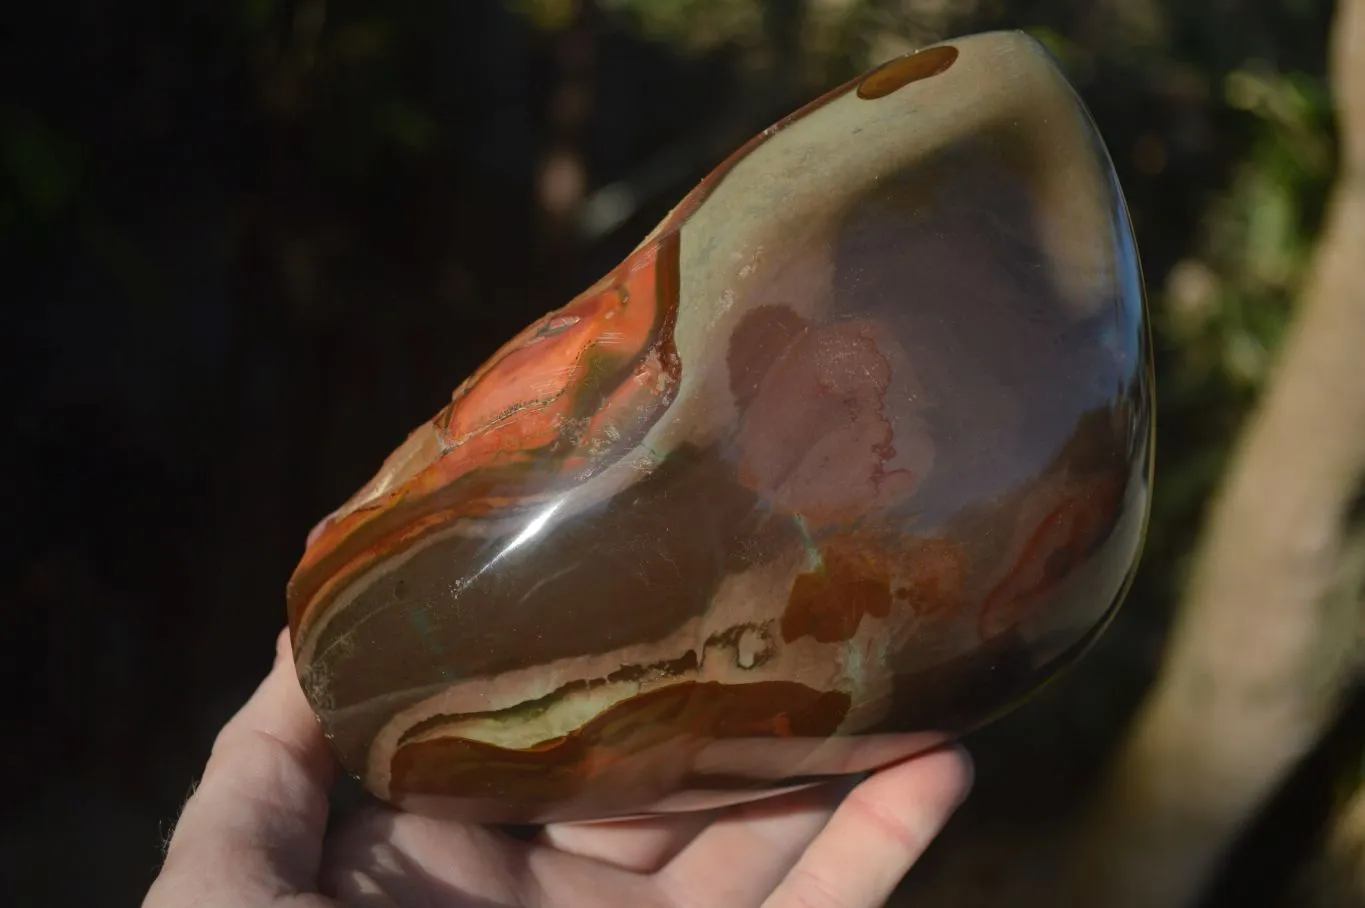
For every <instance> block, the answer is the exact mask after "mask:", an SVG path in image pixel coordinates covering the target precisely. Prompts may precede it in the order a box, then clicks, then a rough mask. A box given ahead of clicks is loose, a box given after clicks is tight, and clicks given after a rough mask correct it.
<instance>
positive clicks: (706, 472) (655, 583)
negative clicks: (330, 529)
mask: <svg viewBox="0 0 1365 908" xmlns="http://www.w3.org/2000/svg"><path fill="white" fill-rule="evenodd" d="M718 454H719V452H718V451H717V450H714V449H705V450H702V449H697V448H691V447H683V448H680V449H679V450H677V451H674V452H673V453H672V454H671V455H669V457H668V458H667V459H666V460H665V461H664V463H663V464H661V465H660V466H658V467H657V468H655V470H654V471H653V472H651V473H650V474H649V475H648V476H645V477H643V478H642V479H641V480H640V481H639V482H637V483H635V484H634V485H632V486H630V487H629V488H627V489H624V490H622V492H621V493H620V494H619V495H618V496H617V497H616V498H614V499H612V500H610V501H607V502H605V503H603V504H602V505H601V506H599V507H597V508H595V509H594V510H593V511H592V512H590V513H586V514H583V515H579V516H574V517H571V518H569V519H567V520H565V521H564V522H562V523H558V524H555V525H554V526H553V527H552V528H550V529H549V530H548V531H547V532H546V533H544V535H543V536H541V537H538V538H536V539H534V540H532V541H530V542H528V543H526V544H523V545H521V546H519V547H517V548H515V549H512V550H510V551H506V552H505V553H503V550H504V549H506V547H507V543H508V542H509V541H510V539H511V536H507V537H501V538H492V539H486V538H479V537H475V536H462V535H450V536H448V537H446V538H444V539H441V540H439V541H436V542H433V543H432V544H430V545H429V546H427V547H426V548H425V549H423V550H422V551H420V552H418V553H416V554H414V555H413V556H412V557H411V558H409V560H408V561H407V562H406V563H405V565H404V566H403V569H402V570H401V571H398V572H395V573H393V574H391V575H386V576H384V577H379V578H377V579H375V580H374V581H373V582H372V583H369V584H367V585H366V587H365V588H363V589H360V590H358V591H357V595H356V598H355V600H354V601H353V602H352V603H351V604H350V605H349V606H348V607H347V608H346V609H345V610H344V611H341V612H339V613H338V614H336V615H335V616H334V617H333V618H332V619H331V621H329V623H328V624H327V625H326V627H325V628H324V629H322V630H320V631H319V637H318V639H317V642H316V647H315V649H314V653H315V655H314V658H313V662H312V664H311V665H308V666H303V668H305V670H306V672H307V673H309V674H311V675H314V676H315V677H316V678H317V679H319V683H321V684H324V685H325V693H326V695H327V702H329V703H330V704H331V705H332V708H335V709H338V710H345V709H347V708H348V707H351V706H354V705H357V704H361V703H367V702H373V701H376V700H379V699H387V700H392V699H393V697H394V695H395V694H397V693H401V692H405V691H420V690H424V689H429V688H430V687H431V686H432V685H440V684H448V683H450V682H452V681H458V680H464V679H471V678H479V677H489V676H493V675H498V674H501V673H503V672H508V671H514V670H519V669H525V668H529V667H533V666H536V665H545V664H548V663H551V662H554V661H556V660H559V659H566V658H580V657H592V656H594V655H601V656H603V657H604V658H603V662H602V665H603V668H602V669H600V672H601V674H603V675H604V674H607V673H609V672H611V671H613V670H615V669H617V668H620V667H621V663H620V662H612V661H611V660H610V658H609V654H610V653H612V652H614V651H616V650H618V649H621V648H624V647H628V646H633V645H639V644H648V643H650V642H653V641H660V640H667V639H669V638H670V636H671V635H673V634H674V633H675V632H676V631H677V629H678V628H679V627H681V626H682V625H683V624H685V623H686V622H687V621H689V620H692V619H694V618H697V617H699V616H701V615H703V614H705V612H706V609H707V607H708V604H709V603H710V600H711V597H712V595H713V594H714V591H715V589H716V588H717V586H718V585H719V584H720V583H721V582H722V581H723V580H724V579H725V577H726V576H728V575H729V574H733V573H739V572H741V571H744V570H746V569H748V568H750V567H752V566H754V565H756V564H761V563H765V562H766V561H767V560H769V559H771V558H772V557H775V556H777V555H780V554H781V553H783V552H790V551H792V550H793V548H795V547H797V546H799V545H801V541H800V537H799V536H798V534H797V532H796V530H795V528H794V527H793V526H792V524H791V522H790V520H788V519H784V518H782V517H781V516H779V515H774V514H772V513H771V511H769V510H767V509H765V508H763V507H762V506H761V503H760V501H759V499H758V498H757V497H756V496H755V495H754V493H753V492H752V491H750V490H748V489H745V488H743V487H742V486H740V485H738V484H736V483H735V481H734V477H733V467H732V466H731V465H730V464H728V463H727V462H726V461H725V460H724V459H723V458H722V457H720V456H718ZM513 535H515V531H513ZM500 553H502V554H500ZM495 556H496V557H495ZM399 583H401V584H402V591H401V595H400V593H399V591H398V589H397V585H398V584H399ZM455 586H460V587H461V592H460V593H459V594H458V595H454V594H452V592H451V589H452V587H455ZM400 598H401V600H402V603H401V605H397V606H396V607H395V604H396V602H397V601H398V600H399V599H400ZM773 606H774V608H773V614H772V615H771V617H772V619H774V620H775V619H776V618H777V617H778V609H779V608H780V602H779V603H773ZM419 610H420V611H422V612H423V613H424V616H423V617H424V620H423V621H422V622H421V623H420V624H419V623H415V622H414V621H412V620H411V615H412V613H414V612H417V611H419ZM358 637H360V638H363V639H365V640H367V641H371V642H370V643H369V644H368V645H366V646H363V647H352V646H350V645H349V641H351V640H354V639H356V638H358ZM665 653H666V654H667V656H668V657H669V658H672V657H673V656H675V655H681V653H680V652H679V651H678V650H676V649H673V648H672V647H669V648H668V649H666V650H665ZM600 676H601V675H598V674H596V673H594V675H593V677H600ZM399 708H402V707H401V706H395V709H399ZM371 712H373V713H374V715H373V716H371ZM364 715H365V716H366V717H367V718H366V719H364V721H362V720H361V718H360V714H358V713H357V714H353V716H354V717H353V718H350V719H348V720H347V721H346V722H345V723H340V724H339V725H338V727H337V728H336V729H335V731H336V733H337V735H338V744H339V745H340V746H344V747H345V748H346V749H347V750H348V752H354V750H355V749H358V748H362V747H366V746H368V738H367V736H368V737H372V736H373V735H374V734H376V733H377V732H378V727H379V726H378V725H374V726H373V727H368V726H366V725H365V723H366V722H372V723H380V722H382V721H384V718H385V717H384V716H383V715H382V714H381V713H379V712H378V711H368V712H366V713H365V714H364Z"/></svg>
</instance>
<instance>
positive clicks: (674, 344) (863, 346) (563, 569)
mask: <svg viewBox="0 0 1365 908" xmlns="http://www.w3.org/2000/svg"><path fill="white" fill-rule="evenodd" d="M1149 369H1150V358H1149V350H1148V339H1147V327H1146V322H1145V315H1144V302H1143V291H1142V286H1141V279H1140V276H1139V268H1138V262H1137V253H1136V250H1135V248H1134V244H1133V238H1132V235H1131V231H1130V228H1129V223H1128V218H1127V214H1126V210H1125V207H1124V203H1123V199H1122V196H1121V193H1120V191H1119V188H1118V186H1117V184H1116V182H1115V177H1114V174H1113V171H1112V169H1111V167H1110V164H1109V161H1108V158H1107V156H1106V154H1105V152H1104V149H1103V146H1102V144H1101V142H1100V140H1099V138H1098V136H1097V135H1096V132H1095V129H1094V127H1093V125H1092V123H1091V121H1090V119H1089V117H1088V115H1087V114H1086V112H1085V110H1084V109H1083V107H1082V105H1081V104H1080V102H1079V101H1078V99H1077V97H1076V95H1075V94H1074V92H1073V91H1072V89H1071V88H1070V87H1069V86H1068V85H1067V83H1066V82H1065V80H1064V79H1063V77H1062V76H1061V75H1060V73H1059V72H1058V71H1057V69H1056V68H1055V67H1054V65H1053V64H1052V62H1051V60H1050V59H1049V58H1048V57H1047V56H1046V54H1045V53H1044V52H1043V51H1042V50H1041V49H1040V48H1039V46H1038V45H1036V44H1035V43H1034V42H1033V41H1031V40H1030V39H1028V38H1026V37H1024V36H1022V35H1020V34H1012V33H1011V34H1005V33H1000V34H989V35H980V36H976V37H972V38H966V39H963V40H960V41H954V42H951V43H949V44H945V45H941V46H937V47H933V48H929V49H926V50H924V51H921V52H920V53H918V54H915V55H912V56H910V57H906V58H903V59H900V60H896V61H892V62H890V63H888V64H886V65H884V66H882V67H880V68H879V69H877V70H874V71H873V72H872V73H870V74H869V75H867V76H866V77H864V78H863V79H861V80H857V81H854V82H852V83H850V84H848V85H846V86H843V87H842V88H839V89H837V90H835V91H833V92H831V93H830V94H828V95H826V96H824V97H823V98H820V99H819V100H817V101H815V102H813V103H812V104H810V105H808V106H807V107H806V108H804V109H803V110H801V111H799V112H797V113H796V114H794V115H792V116H791V117H788V118H787V119H785V120H783V121H782V122H781V123H779V124H777V125H775V126H774V127H772V128H770V129H768V130H766V131H765V132H763V133H762V134H761V135H759V136H758V137H756V138H755V139H754V140H753V141H751V142H749V143H748V144H747V145H746V146H744V147H743V148H741V149H740V150H739V151H737V152H736V153H735V154H734V155H733V156H731V158H730V159H729V160H727V161H726V162H725V163H724V164H723V165H721V167H719V168H718V169H717V170H716V171H715V172H714V173H713V174H712V175H711V176H709V177H708V178H707V179H706V180H705V181H704V182H703V183H702V184H701V185H700V186H699V187H698V188H697V189H696V190H694V191H693V192H692V193H691V194H690V195H688V196H687V197H686V198H685V199H684V200H683V201H682V203H681V204H680V205H679V206H678V207H677V208H676V209H675V210H674V211H673V212H672V213H671V214H670V215H669V217H668V218H667V219H665V221H664V222H663V223H662V224H661V225H660V226H659V227H658V228H657V229H656V230H655V231H654V232H653V233H652V234H651V235H650V236H649V237H648V238H647V239H646V240H645V241H644V242H643V243H642V244H641V245H640V246H639V247H638V248H637V249H636V251H635V252H633V253H632V254H631V255H630V257H629V258H627V259H626V260H625V261H624V262H622V263H621V265H620V266H618V267H617V268H616V269H615V270H614V271H613V272H612V273H611V274H609V275H607V276H606V277H605V278H604V279H603V280H602V281H600V282H599V283H598V284H597V285H596V286H594V287H592V288H590V289H589V290H587V291H586V292H585V293H583V294H582V295H581V296H579V297H578V298H577V299H575V300H573V301H572V302H570V303H569V304H568V305H567V306H566V307H565V308H563V309H561V310H559V311H557V312H554V313H552V314H550V315H548V316H546V317H545V318H543V319H542V320H540V321H539V322H537V323H536V324H534V325H532V326H530V327H529V328H527V329H526V330H525V331H524V332H522V333H521V334H520V335H519V336H518V337H516V338H514V339H513V340H512V341H511V342H510V343H508V344H507V345H506V346H505V347H503V348H502V350H500V351H499V352H498V353H497V354H496V355H495V356H494V357H493V358H492V359H491V360H489V362H488V363H487V364H486V365H484V366H483V367H482V368H481V369H480V370H479V371H478V372H476V373H475V374H474V375H473V376H471V377H470V378H469V379H468V380H467V381H466V382H465V383H464V384H462V385H461V386H460V387H459V388H458V389H457V390H456V391H455V393H454V396H453V398H452V399H451V402H450V404H449V405H448V406H447V407H446V408H445V409H444V410H442V411H441V412H440V413H439V414H437V416H436V417H435V418H434V419H433V420H432V421H430V422H429V423H426V424H425V425H423V426H421V427H420V428H418V429H417V430H416V431H415V432H414V433H413V434H412V435H411V436H410V437H409V438H408V439H407V441H406V442H404V443H403V445H402V446H400V447H399V448H398V450H397V451H396V452H395V453H394V454H393V455H391V456H390V458H389V459H388V461H387V462H386V463H385V464H384V465H383V467H382V469H381V470H380V472H379V474H378V475H377V476H376V477H375V478H374V479H373V480H372V481H371V482H370V483H369V484H368V485H367V486H365V488H363V489H362V490H361V491H360V492H358V493H357V494H356V496H355V497H354V498H352V499H351V501H349V502H347V503H346V505H344V506H343V507H342V508H341V509H340V510H338V511H337V512H336V513H334V514H332V515H331V516H330V517H328V518H327V519H326V520H325V521H324V522H323V523H322V524H321V525H320V526H319V527H318V528H317V529H316V530H314V532H313V534H312V535H311V537H310V538H309V545H308V549H307V552H306V553H305V555H304V558H303V561H302V563H301V564H300V565H299V567H298V570H297V572H296V573H295V575H294V577H293V579H292V581H291V583H290V587H289V618H290V627H291V630H292V633H293V643H294V653H295V658H296V661H297V664H298V670H299V676H300V679H301V680H302V682H303V687H304V690H305V692H306V693H307V695H308V698H309V700H310V701H311V703H312V705H313V707H314V709H315V710H316V711H317V714H318V716H319V717H320V719H321V721H322V723H323V725H324V727H325V729H326V731H327V734H328V736H329V738H330V739H331V740H332V742H333V744H334V745H335V747H336V749H337V752H338V753H339V755H340V757H341V759H342V760H343V762H344V763H345V764H346V766H347V767H348V768H349V769H350V770H352V771H353V772H354V773H356V774H357V775H359V776H361V777H362V778H363V779H364V781H365V782H366V784H367V785H368V786H369V788H370V789H371V790H372V791H374V792H375V793H376V794H378V795H379V796H380V797H383V798H386V799H388V800H390V801H392V802H394V803H396V804H398V805H400V806H403V807H405V808H408V809H412V810H420V811H423V812H429V813H434V814H443V815H451V816H458V817H462V818H466V819H472V820H491V821H519V822H540V821H546V820H550V819H589V818H603V817H615V816H626V815H635V814H647V813H652V812H659V811H669V810H684V809H690V808H695V807H706V806H712V805H716V804H722V803H729V802H734V801H741V800H745V799H749V798H754V797H759V796H763V795H765V794H769V793H772V792H775V791H780V790H786V789H789V788H791V787H793V786H798V785H802V784H807V783H809V782H812V781H817V780H820V779H824V778H828V777H830V776H835V775H839V774H844V773H850V772H858V771H863V770H867V769H872V768H875V767H877V766H880V765H884V764H886V763H888V762H891V761H893V760H896V759H900V758H902V757H904V756H907V755H909V754H912V753H915V752H917V751H919V750H923V749H924V748H927V747H931V746H934V745H935V744H937V743H940V742H942V741H943V740H945V739H946V738H947V737H951V736H952V735H955V734H960V733H961V732H963V731H965V730H967V729H970V728H972V727H974V726H976V725H979V724H980V723H981V722H983V721H986V720H987V719H989V718H990V717H992V716H994V715H996V714H998V713H999V712H1001V711H1002V710H1004V709H1006V708H1008V707H1009V706H1011V705H1012V704H1014V703H1016V702H1018V700H1019V699H1020V698H1021V697H1023V696H1025V695H1026V694H1028V693H1029V692H1030V691H1031V690H1033V689H1034V688H1035V687H1037V686H1038V685H1039V684H1040V683H1041V682H1042V681H1044V680H1046V679H1047V678H1048V677H1050V676H1051V675H1052V674H1054V673H1055V672H1056V671H1057V670H1058V669H1059V668H1060V667H1062V666H1063V665H1065V664H1066V663H1067V662H1069V661H1070V660H1072V659H1074V658H1075V657H1076V655H1077V654H1078V653H1079V652H1080V651H1081V650H1082V649H1083V648H1084V646H1085V645H1086V644H1087V643H1088V642H1089V641H1090V640H1091V639H1093V637H1094V635H1095V634H1096V633H1097V632H1098V631H1099V629H1100V628H1102V627H1103V625H1104V624H1105V622H1106V621H1107V619H1108V618H1109V617H1110V615H1111V614H1112V612H1113V609H1114V608H1115V607H1116V606H1117V604H1118V602H1119V600H1120V599H1121V598H1122V596H1123V594H1124V592H1125V590H1126V588H1127V584H1128V582H1129V579H1130V577H1131V575H1132V572H1133V569H1134V566H1135V563H1136V560H1137V557H1138V552H1139V548H1140V545H1141V539H1142V534H1143V530H1144V525H1145V521H1146V514H1147V507H1148V496H1149V480H1150V468H1151V462H1150V438H1151V420H1152V399H1151V394H1152V390H1151V379H1150V372H1149Z"/></svg>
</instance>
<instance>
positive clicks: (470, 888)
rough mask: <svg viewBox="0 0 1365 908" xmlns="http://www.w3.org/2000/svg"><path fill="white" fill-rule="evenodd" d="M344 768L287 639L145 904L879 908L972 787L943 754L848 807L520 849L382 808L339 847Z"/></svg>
mask: <svg viewBox="0 0 1365 908" xmlns="http://www.w3.org/2000/svg"><path fill="white" fill-rule="evenodd" d="M337 772H338V768H337V766H336V764H335V762H334V759H333V757H332V755H331V752H330V751H329V749H328V747H327V743H326V741H325V740H324V739H323V737H322V733H321V731H320V730H319V727H318V724H317V722H316V721H315V720H314V718H313V716H312V713H311V712H310V711H309V708H308V705H307V703H306V702H305V700H304V698H303V693H302V691H301V690H300V689H299V685H298V680H297V678H296V677H295V675H294V672H293V663H292V660H291V659H290V657H289V650H288V641H287V635H284V634H282V635H281V636H280V641H279V648H278V653H277V657H276V660H275V666H274V668H273V669H272V670H271V672H270V674H269V676H267V678H266V679H265V681H264V682H263V683H262V684H261V686H260V688H259V689H258V690H257V691H256V693H255V695H254V696H253V697H252V698H251V699H250V700H249V701H248V702H247V704H246V705H245V706H244V707H243V708H242V710H241V711H240V712H238V713H237V715H236V716H234V717H233V718H232V720H231V721H229V722H228V724H227V725H226V726H224V728H223V730H222V732H221V733H220V734H219V736H218V739H217V741H216V742H215V743H214V747H213V754H212V756H211V757H210V758H209V762H208V766H207V767H206V768H205V770H204V776H203V780H202V782H201V784H200V785H199V787H198V789H197V790H196V791H195V793H194V795H193V797H191V798H190V800H189V802H188V803H187V804H186V805H185V809H184V811H183V812H182V814H181V817H180V821H179V823H178V825H177V827H176V830H175V834H174V836H173V837H172V838H171V842H170V846H169V849H168V851H167V854H166V862H165V865H164V866H163V867H162V870H161V874H160V876H159V877H158V878H157V880H156V882H155V883H154V884H153V886H152V888H151V891H150V892H149V893H148V894H147V898H146V901H144V902H143V908H187V906H197V908H211V906H223V908H257V906H260V908H285V906H289V908H323V906H329V908H335V906H338V905H348V906H363V908H380V906H383V908H417V906H421V908H515V906H530V905H534V906H537V908H588V906H593V908H596V906H615V905H623V906H624V905H629V906H632V908H714V906H718V905H724V906H726V908H743V906H754V908H760V906H761V908H816V906H818V908H876V906H880V905H882V904H883V903H884V902H885V900H886V899H887V897H888V896H889V895H890V894H891V891H892V889H893V888H894V887H895V886H896V884H897V882H899V880H900V879H901V877H902V876H903V875H904V874H905V872H906V871H907V870H909V868H910V867H911V865H913V864H914V863H915V861H916V860H917V859H918V858H919V856H920V854H921V853H922V852H923V851H924V849H925V847H926V846H927V845H928V844H929V842H930V841H932V840H933V838H934V837H935V836H936V835H937V834H938V832H939V830H940V829H941V828H942V827H943V824H944V823H945V822H946V821H947V820H948V818H949V816H951V815H952V813H953V811H954V810H955V809H956V808H957V806H958V805H959V804H960V803H961V802H962V800H963V798H964V797H965V796H966V794H967V791H968V790H969V788H970V787H971V765H970V762H969V761H968V760H967V758H966V756H965V754H963V753H962V752H961V751H958V750H939V751H934V752H932V753H929V754H926V755H924V756H920V757H916V758H914V759H912V760H909V761H907V762H905V763H901V764H899V765H896V766H893V767H890V768H888V769H885V770H882V771H881V772H878V773H876V774H875V775H873V776H871V777H870V778H868V779H867V780H865V781H863V782H862V783H861V784H859V785H857V787H855V788H854V789H853V790H852V792H851V793H849V794H848V795H847V796H846V797H843V798H840V794H841V792H837V791H834V790H826V789H812V790H807V791H804V792H799V793H797V794H794V795H787V796H783V797H781V798H777V799H773V800H770V801H767V802H762V803H760V804H757V805H749V806H747V807H741V808H732V809H730V810H728V811H717V812H711V813H705V814H697V815H687V816H682V817H672V818H667V819H662V820H648V821H635V822H626V823H618V824H610V825H596V826H583V825H579V826H562V825H561V826H550V827H547V828H546V829H545V831H544V833H543V834H542V835H541V836H540V837H539V838H538V839H537V840H536V841H534V842H521V841H516V840H514V839H511V838H508V837H507V836H505V835H503V834H501V833H500V832H498V831H496V830H492V829H488V828H485V827H481V826H470V825H460V824H454V823H449V822H440V821H436V820H431V819H427V818H423V817H418V816H413V815H410V814H401V813H396V812H394V811H391V810H387V809H381V808H375V809H373V810H369V811H366V812H362V813H360V814H358V815H357V816H356V817H355V818H354V819H353V820H352V821H351V822H350V823H349V824H348V825H347V826H346V828H344V829H341V830H340V831H337V832H334V833H333V834H332V835H331V836H330V837H324V831H325V827H326V824H327V805H328V801H327V795H328V791H329V790H330V789H331V786H332V783H333V781H334V780H335V779H336V777H337Z"/></svg>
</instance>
